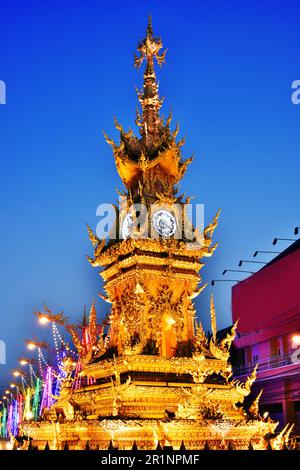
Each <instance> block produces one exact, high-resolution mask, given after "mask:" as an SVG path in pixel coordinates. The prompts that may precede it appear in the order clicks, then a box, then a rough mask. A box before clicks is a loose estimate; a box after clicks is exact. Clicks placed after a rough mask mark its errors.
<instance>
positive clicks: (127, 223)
mask: <svg viewBox="0 0 300 470" xmlns="http://www.w3.org/2000/svg"><path fill="white" fill-rule="evenodd" d="M133 225H134V220H133V216H132V214H127V215H126V217H125V219H124V221H123V225H122V238H124V240H126V239H127V238H129V237H130V233H131V229H132V227H133Z"/></svg>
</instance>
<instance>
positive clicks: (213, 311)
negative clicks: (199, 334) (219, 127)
mask: <svg viewBox="0 0 300 470" xmlns="http://www.w3.org/2000/svg"><path fill="white" fill-rule="evenodd" d="M210 317H211V331H212V337H213V340H214V341H216V339H217V320H216V309H215V301H214V296H213V294H211V296H210Z"/></svg>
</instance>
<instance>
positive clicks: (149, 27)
mask: <svg viewBox="0 0 300 470" xmlns="http://www.w3.org/2000/svg"><path fill="white" fill-rule="evenodd" d="M147 36H148V38H151V36H153V28H152V15H151V13H150V14H149V16H148V26H147Z"/></svg>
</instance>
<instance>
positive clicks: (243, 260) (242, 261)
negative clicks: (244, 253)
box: [239, 259, 267, 267]
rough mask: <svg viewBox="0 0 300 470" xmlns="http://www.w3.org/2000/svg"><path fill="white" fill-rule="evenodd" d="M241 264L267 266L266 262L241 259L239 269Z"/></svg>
mask: <svg viewBox="0 0 300 470" xmlns="http://www.w3.org/2000/svg"><path fill="white" fill-rule="evenodd" d="M243 263H255V264H267V263H266V261H252V260H248V259H241V260H240V262H239V267H241V266H242V264H243Z"/></svg>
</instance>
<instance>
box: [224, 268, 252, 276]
mask: <svg viewBox="0 0 300 470" xmlns="http://www.w3.org/2000/svg"><path fill="white" fill-rule="evenodd" d="M227 272H231V273H248V274H254V271H244V270H243V269H224V271H223V272H222V275H223V276H224V274H226V273H227Z"/></svg>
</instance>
